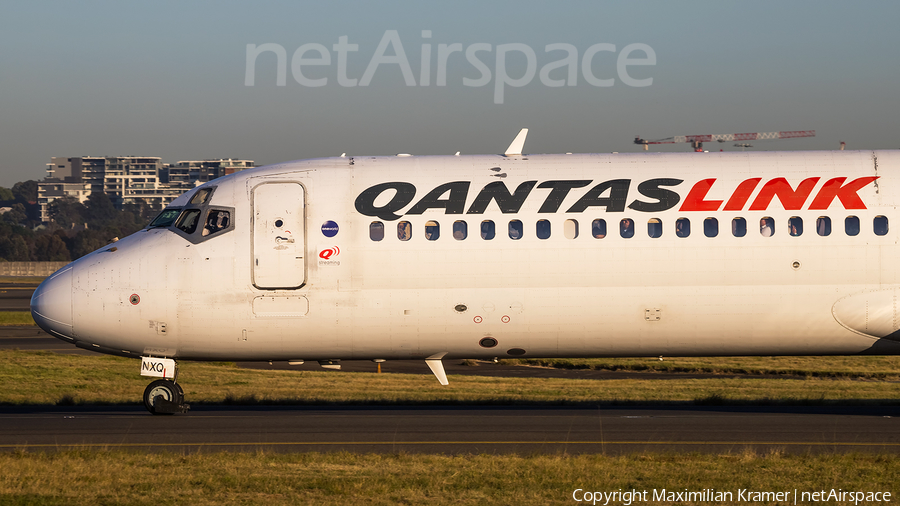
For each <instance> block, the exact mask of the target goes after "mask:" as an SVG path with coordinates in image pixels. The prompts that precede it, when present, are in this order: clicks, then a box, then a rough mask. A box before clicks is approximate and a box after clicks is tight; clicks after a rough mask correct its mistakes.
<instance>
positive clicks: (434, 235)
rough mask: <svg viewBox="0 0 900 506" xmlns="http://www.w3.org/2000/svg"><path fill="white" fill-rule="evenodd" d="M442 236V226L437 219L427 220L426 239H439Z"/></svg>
mask: <svg viewBox="0 0 900 506" xmlns="http://www.w3.org/2000/svg"><path fill="white" fill-rule="evenodd" d="M440 236H441V226H440V225H439V224H438V222H436V221H427V222H425V239H428V240H429V241H437V240H438V238H439V237H440Z"/></svg>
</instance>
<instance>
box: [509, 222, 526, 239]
mask: <svg viewBox="0 0 900 506" xmlns="http://www.w3.org/2000/svg"><path fill="white" fill-rule="evenodd" d="M523 230H524V229H523V228H522V222H521V221H519V220H510V222H509V238H510V239H512V240H514V241H518V240H519V239H521V238H522V231H523Z"/></svg>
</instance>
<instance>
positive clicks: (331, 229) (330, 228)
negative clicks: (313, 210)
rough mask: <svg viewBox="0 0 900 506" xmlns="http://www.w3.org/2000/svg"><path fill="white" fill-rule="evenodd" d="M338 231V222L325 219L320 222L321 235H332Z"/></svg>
mask: <svg viewBox="0 0 900 506" xmlns="http://www.w3.org/2000/svg"><path fill="white" fill-rule="evenodd" d="M337 233H338V224H337V223H335V222H333V221H330V220H329V221H326V222H325V223H323V224H322V235H324V236H325V237H334V236H336V235H337Z"/></svg>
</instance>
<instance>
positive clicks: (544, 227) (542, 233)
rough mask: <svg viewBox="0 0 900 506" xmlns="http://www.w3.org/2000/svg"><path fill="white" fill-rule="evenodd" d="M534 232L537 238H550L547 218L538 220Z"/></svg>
mask: <svg viewBox="0 0 900 506" xmlns="http://www.w3.org/2000/svg"><path fill="white" fill-rule="evenodd" d="M535 234H537V238H538V239H549V238H550V222H549V221H547V220H538V222H537V227H536V229H535Z"/></svg>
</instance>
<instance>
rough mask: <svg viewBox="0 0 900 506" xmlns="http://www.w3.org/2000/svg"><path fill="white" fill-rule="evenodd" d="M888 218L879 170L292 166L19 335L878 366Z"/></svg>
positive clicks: (55, 300)
mask: <svg viewBox="0 0 900 506" xmlns="http://www.w3.org/2000/svg"><path fill="white" fill-rule="evenodd" d="M782 178H783V179H782ZM754 179H758V181H757V182H756V183H753V181H752V180H754ZM748 181H749V182H748ZM854 184H855V185H856V186H853V185H854ZM205 189H212V192H211V193H207V195H206V197H205V198H207V200H206V202H200V201H201V200H202V199H201V198H199V197H198V195H199V193H198V192H201V191H204V190H205ZM898 197H900V153H898V152H897V151H875V152H871V151H870V152H790V153H788V152H771V153H704V154H695V153H685V154H662V153H659V154H654V153H641V154H588V155H525V156H510V157H506V156H499V155H498V156H446V157H418V156H411V157H356V158H349V157H348V158H343V157H342V158H330V159H320V160H307V161H298V162H290V163H284V164H280V165H272V166H267V167H262V168H258V169H254V170H249V171H244V172H239V173H236V174H233V175H231V176H227V177H224V178H220V179H217V180H214V181H211V182H209V183H206V184H204V185H203V186H201V187H199V188H197V189H195V190H192V191H191V192H188V193H187V194H185V195H183V196H181V197H179V198H178V199H177V200H176V201H175V202H173V203H172V204H171V205H170V206H169V209H172V210H175V211H173V212H172V213H171V214H172V216H176V215H178V214H179V213H181V216H179V217H178V218H177V219H176V221H175V222H173V223H172V225H170V226H168V227H158V228H153V227H151V228H148V229H145V230H142V231H140V232H138V233H136V234H133V235H131V236H129V237H127V238H124V239H122V240H120V241H118V242H116V243H113V244H110V245H109V246H107V247H105V248H103V249H101V250H98V251H97V252H94V253H92V254H90V255H88V256H85V257H83V258H81V259H79V260H77V261H75V262H73V263H72V264H70V265H69V266H67V267H66V268H64V269H63V270H61V271H60V272H59V273H57V274H56V275H54V277H52V278H50V279H48V280H47V281H46V282H45V284H44V285H43V286H42V287H41V288H40V289H39V290H38V291H37V292H36V294H35V299H34V300H33V312H34V314H35V319H36V321H38V323H39V324H40V325H41V326H42V327H44V328H45V329H47V330H48V331H51V332H52V333H53V334H54V335H57V336H58V337H61V338H63V339H66V340H69V341H73V342H76V344H78V345H79V346H82V347H86V348H89V349H96V350H97V351H102V352H106V353H117V354H125V355H133V356H140V355H145V356H158V357H170V358H185V359H223V360H300V359H306V360H325V359H406V358H425V357H429V356H436V355H437V356H443V357H444V358H492V357H501V358H504V357H599V356H656V355H668V356H674V355H782V354H785V355H790V354H804V355H814V354H857V353H877V354H895V353H900V341H898V339H900V338H898V337H897V335H896V334H894V333H895V332H896V331H898V330H900V312H898V307H897V306H898V304H897V296H898V295H900V270H898V263H897V261H896V259H897V258H898V257H900V246H898V242H897V239H898V237H900V234H898V233H900V215H898V214H897V205H898V203H900V198H898ZM191 200H195V201H197V202H196V203H194V204H191V203H190V202H191ZM860 204H861V205H862V207H860ZM179 209H180V210H179ZM191 210H193V211H194V212H195V214H196V217H195V219H196V220H197V221H198V222H199V224H198V226H197V228H196V230H195V231H193V232H192V233H188V232H186V231H184V230H180V229H178V226H179V223H180V224H181V226H182V227H183V228H188V229H189V228H190V227H189V225H190V223H187V222H186V221H185V220H187V219H186V218H185V217H184V213H187V212H188V211H191ZM214 213H215V216H216V219H218V220H219V223H218V224H217V226H216V227H214V228H216V230H213V231H211V232H210V233H209V235H205V236H204V235H202V232H201V230H202V229H203V227H204V224H205V223H207V222H208V221H209V220H210V219H211V215H213V214H214ZM223 217H224V218H223ZM848 217H851V218H850V219H849V220H848ZM626 218H627V219H630V220H633V227H634V234H633V237H630V238H624V237H622V234H621V233H620V226H621V220H623V219H626ZM736 218H738V219H740V218H743V220H744V223H745V225H744V227H745V228H746V233H745V234H744V235H743V236H742V237H736V236H735V231H737V233H738V234H739V235H740V228H741V225H740V222H739V221H737V222H736V221H735V219H736ZM763 218H771V220H772V221H771V222H769V223H771V224H772V228H771V235H770V233H769V232H768V231H767V232H765V233H761V230H762V229H763V228H765V226H766V222H763V223H762V224H761V219H763ZM820 218H823V220H822V221H820ZM824 218H828V219H829V220H830V225H828V226H829V227H830V233H829V234H828V235H820V233H824V232H826V223H825V221H824ZM707 219H715V225H716V227H714V226H713V222H712V221H709V222H707V221H706V220H707ZM514 220H515V221H518V222H521V232H520V231H519V228H518V225H517V224H515V223H513V224H512V225H510V222H511V221H514ZM542 220H546V222H545V221H542ZM595 220H603V221H604V222H605V227H606V230H605V234H601V233H600V232H602V230H601V229H600V227H599V225H600V224H599V222H597V221H595ZM679 220H687V221H680V222H679ZM801 220H802V231H801V230H798V229H797V225H798V224H800V223H801ZM854 220H858V223H859V225H858V229H859V232H858V234H857V235H848V230H850V233H853V230H852V229H853V226H854V225H853V223H854ZM188 221H189V220H188ZM462 222H464V224H465V225H462V224H461V223H462ZM483 222H493V228H494V237H493V238H491V239H486V238H483V235H488V236H489V235H490V233H489V229H490V225H487V224H484V225H483ZM405 223H408V226H407V225H406V224H405ZM435 226H437V227H438V228H437V230H436V229H435ZM687 226H689V230H690V233H689V234H688V235H687V236H685V237H681V236H679V235H685V232H686V231H687V228H686V227H687ZM791 227H794V229H793V231H792V229H791ZM848 227H849V229H848ZM714 228H717V231H715V230H714ZM379 230H380V231H381V232H380V233H381V234H382V235H383V237H381V238H380V240H376V239H379ZM714 231H715V232H716V233H715V234H713V232H714ZM483 232H484V234H483ZM792 232H793V233H792ZM798 232H800V233H799V234H798ZM876 232H877V233H876ZM882 233H883V234H882ZM548 234H549V235H548ZM519 235H521V237H520V238H514V237H516V236H519ZM599 235H604V237H602V238H599V237H596V236H599ZM656 235H658V237H655V236H656ZM707 235H714V236H712V237H708V236H707ZM463 236H464V238H463ZM511 236H512V237H511ZM401 237H402V238H403V239H407V238H408V240H401ZM542 237H544V238H542ZM432 239H434V240H432ZM485 338H488V339H485ZM441 354H443V355H441Z"/></svg>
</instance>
